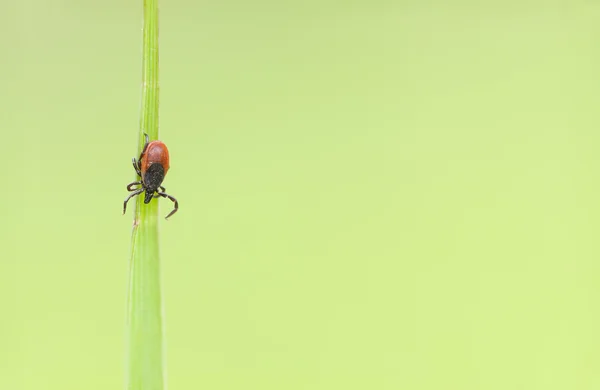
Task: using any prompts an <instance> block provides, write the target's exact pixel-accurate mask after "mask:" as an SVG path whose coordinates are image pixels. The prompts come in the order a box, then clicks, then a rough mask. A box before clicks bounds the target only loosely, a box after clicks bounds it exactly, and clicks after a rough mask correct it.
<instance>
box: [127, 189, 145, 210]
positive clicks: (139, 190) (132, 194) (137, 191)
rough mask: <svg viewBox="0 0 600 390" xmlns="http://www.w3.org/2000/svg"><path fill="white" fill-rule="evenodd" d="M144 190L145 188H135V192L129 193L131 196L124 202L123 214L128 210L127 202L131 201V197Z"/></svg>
mask: <svg viewBox="0 0 600 390" xmlns="http://www.w3.org/2000/svg"><path fill="white" fill-rule="evenodd" d="M143 191H144V189H143V188H138V189H137V190H135V191H134V192H132V193H131V194H129V196H128V197H127V198H126V199H125V201H124V202H123V214H125V211H126V210H127V202H129V199H131V198H133V197H134V196H136V195H139V194H141V193H142V192H143Z"/></svg>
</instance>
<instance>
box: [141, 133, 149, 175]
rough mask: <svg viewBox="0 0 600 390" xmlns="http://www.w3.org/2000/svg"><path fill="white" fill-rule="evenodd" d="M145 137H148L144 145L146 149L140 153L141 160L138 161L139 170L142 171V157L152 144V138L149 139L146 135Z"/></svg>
mask: <svg viewBox="0 0 600 390" xmlns="http://www.w3.org/2000/svg"><path fill="white" fill-rule="evenodd" d="M144 136H145V137H146V143H145V144H144V148H143V149H142V153H140V158H139V160H138V168H139V169H142V156H143V155H144V153H146V149H148V144H149V143H150V138H149V137H148V134H146V133H144ZM140 176H142V175H140Z"/></svg>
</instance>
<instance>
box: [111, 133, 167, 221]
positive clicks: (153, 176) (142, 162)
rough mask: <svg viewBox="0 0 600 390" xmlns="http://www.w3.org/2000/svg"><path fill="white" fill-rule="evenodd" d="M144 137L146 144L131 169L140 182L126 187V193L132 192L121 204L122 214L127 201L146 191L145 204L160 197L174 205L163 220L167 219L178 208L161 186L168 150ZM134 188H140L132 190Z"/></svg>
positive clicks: (162, 144)
mask: <svg viewBox="0 0 600 390" xmlns="http://www.w3.org/2000/svg"><path fill="white" fill-rule="evenodd" d="M144 135H145V136H146V143H145V144H144V149H142V153H141V154H140V159H139V160H136V159H135V157H134V158H133V169H135V172H136V173H137V174H138V176H139V177H140V179H141V180H139V181H134V182H133V183H129V184H128V185H127V191H130V192H131V191H133V192H132V193H131V194H130V195H129V196H128V197H127V198H126V199H125V202H123V214H125V210H126V209H127V202H129V199H131V198H133V197H134V196H136V195H139V194H141V193H142V192H144V191H146V194H145V196H144V203H145V204H148V203H150V201H151V200H152V198H158V197H161V196H162V197H163V198H169V199H170V200H171V201H173V203H175V207H174V208H173V211H171V212H170V213H169V215H167V216H166V217H165V219H168V218H169V217H170V216H171V215H173V214H175V212H177V209H178V208H179V204H178V203H177V199H175V198H174V197H172V196H171V195H169V194H167V193H166V192H165V187H163V186H161V184H162V182H163V180H164V179H165V175H166V174H167V171H168V170H169V150H168V149H167V145H165V144H164V143H162V142H161V141H152V142H149V139H148V134H146V133H144ZM136 186H140V187H137V188H133V187H136Z"/></svg>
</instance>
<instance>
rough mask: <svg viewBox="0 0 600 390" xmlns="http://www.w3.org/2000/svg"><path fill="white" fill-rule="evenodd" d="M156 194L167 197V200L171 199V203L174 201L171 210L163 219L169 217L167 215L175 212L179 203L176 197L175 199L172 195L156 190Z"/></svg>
mask: <svg viewBox="0 0 600 390" xmlns="http://www.w3.org/2000/svg"><path fill="white" fill-rule="evenodd" d="M158 195H160V196H162V197H163V198H169V200H171V201H172V202H173V203H175V205H174V206H173V210H172V211H171V212H170V213H169V215H167V216H166V217H165V219H169V217H170V216H171V215H173V214H175V213H176V212H177V210H178V209H179V203H178V202H177V199H175V198H174V197H172V196H171V195H169V194H167V193H165V192H158Z"/></svg>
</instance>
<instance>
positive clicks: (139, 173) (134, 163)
mask: <svg viewBox="0 0 600 390" xmlns="http://www.w3.org/2000/svg"><path fill="white" fill-rule="evenodd" d="M131 162H132V163H133V169H135V173H137V175H138V176H139V177H142V173H141V172H140V163H139V162H138V161H137V160H136V159H135V157H134V158H132V159H131Z"/></svg>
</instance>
